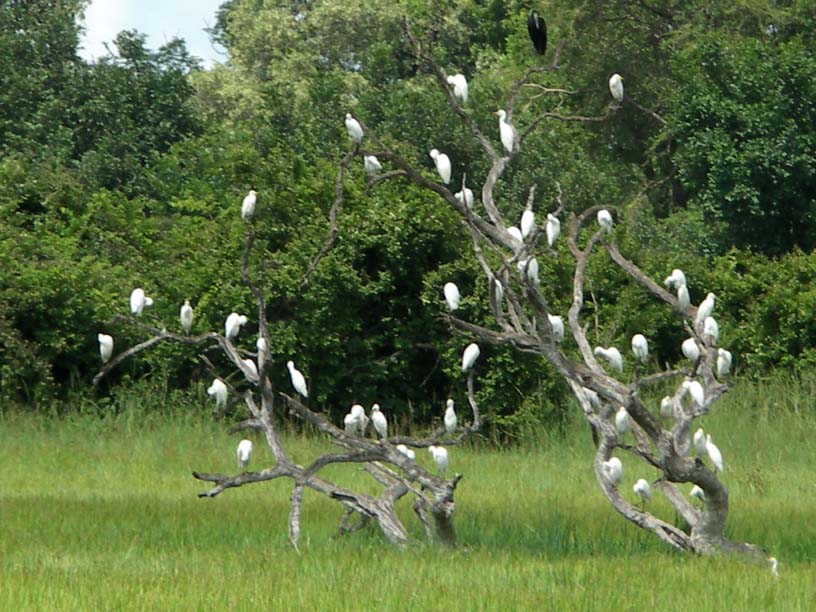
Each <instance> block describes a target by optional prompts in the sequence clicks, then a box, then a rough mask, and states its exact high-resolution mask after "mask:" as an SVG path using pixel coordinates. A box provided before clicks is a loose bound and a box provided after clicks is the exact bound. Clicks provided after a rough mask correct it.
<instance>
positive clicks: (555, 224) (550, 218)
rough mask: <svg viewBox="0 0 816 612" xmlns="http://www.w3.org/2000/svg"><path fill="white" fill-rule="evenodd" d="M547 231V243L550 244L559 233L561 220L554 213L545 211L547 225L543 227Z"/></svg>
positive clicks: (556, 238) (552, 243)
mask: <svg viewBox="0 0 816 612" xmlns="http://www.w3.org/2000/svg"><path fill="white" fill-rule="evenodd" d="M544 230H545V231H546V233H547V244H548V245H549V246H552V245H554V244H555V241H556V240H558V236H560V235H561V221H560V220H559V219H558V217H556V216H555V215H553V214H551V213H547V225H546V226H545V227H544Z"/></svg>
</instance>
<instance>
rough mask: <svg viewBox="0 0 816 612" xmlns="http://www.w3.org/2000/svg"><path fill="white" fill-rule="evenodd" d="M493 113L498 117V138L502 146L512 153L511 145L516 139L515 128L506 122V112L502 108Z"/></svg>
mask: <svg viewBox="0 0 816 612" xmlns="http://www.w3.org/2000/svg"><path fill="white" fill-rule="evenodd" d="M493 114H494V115H498V117H499V138H500V139H501V143H502V146H503V147H504V148H505V149H506V150H507V152H508V153H512V152H513V147H515V146H516V142H517V140H518V133H517V132H516V128H514V127H513V126H512V125H510V124H509V123H508V122H507V113H506V112H505V111H504V110H503V109H499V110H497V111H496V112H495V113H493Z"/></svg>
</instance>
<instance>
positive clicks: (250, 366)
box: [243, 358, 258, 382]
mask: <svg viewBox="0 0 816 612" xmlns="http://www.w3.org/2000/svg"><path fill="white" fill-rule="evenodd" d="M243 361H244V365H245V366H246V369H247V370H249V376H248V378H249V380H251V381H253V382H254V381H256V380H258V366H256V365H255V362H254V361H252V360H251V359H249V358H247V359H244V360H243Z"/></svg>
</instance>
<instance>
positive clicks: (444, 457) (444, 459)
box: [428, 446, 448, 474]
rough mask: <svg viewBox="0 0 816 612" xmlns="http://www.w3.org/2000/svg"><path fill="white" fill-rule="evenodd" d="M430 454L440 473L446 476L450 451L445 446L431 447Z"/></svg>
mask: <svg viewBox="0 0 816 612" xmlns="http://www.w3.org/2000/svg"><path fill="white" fill-rule="evenodd" d="M428 452H429V453H431V457H433V460H434V463H436V467H437V468H438V469H439V472H440V473H441V474H444V473H445V472H446V471H447V470H448V449H447V448H445V447H444V446H429V447H428Z"/></svg>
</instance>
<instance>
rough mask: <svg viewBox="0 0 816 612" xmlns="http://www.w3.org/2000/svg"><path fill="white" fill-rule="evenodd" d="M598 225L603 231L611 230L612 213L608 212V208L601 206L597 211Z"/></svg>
mask: <svg viewBox="0 0 816 612" xmlns="http://www.w3.org/2000/svg"><path fill="white" fill-rule="evenodd" d="M597 217H598V225H600V226H601V229H602V230H603V231H605V232H606V233H607V234H608V233H609V232H611V231H612V215H611V214H610V213H609V211H608V210H606V209H605V208H602V209H601V210H599V211H598V215H597Z"/></svg>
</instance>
